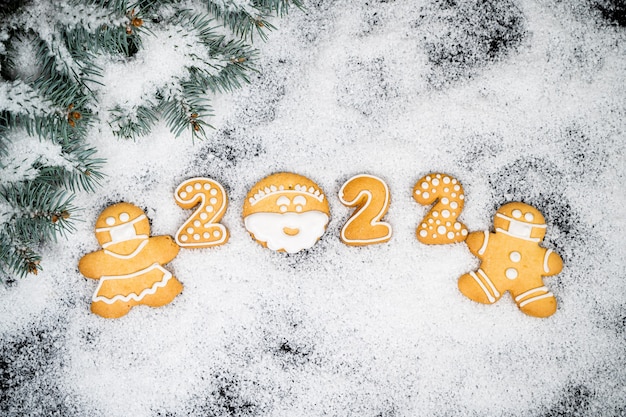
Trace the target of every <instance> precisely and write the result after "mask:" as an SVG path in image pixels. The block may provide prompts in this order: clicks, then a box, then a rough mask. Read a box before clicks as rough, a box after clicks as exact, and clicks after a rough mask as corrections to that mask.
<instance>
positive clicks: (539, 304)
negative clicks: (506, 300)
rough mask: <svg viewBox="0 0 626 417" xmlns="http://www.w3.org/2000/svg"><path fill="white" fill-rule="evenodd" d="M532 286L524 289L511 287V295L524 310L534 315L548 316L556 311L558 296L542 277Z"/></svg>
mask: <svg viewBox="0 0 626 417" xmlns="http://www.w3.org/2000/svg"><path fill="white" fill-rule="evenodd" d="M534 284H535V285H531V286H530V288H529V287H526V289H525V290H524V291H520V290H518V289H511V291H510V292H511V295H512V296H513V299H514V300H515V302H516V303H517V306H518V307H519V309H520V310H522V312H524V313H526V314H528V315H529V316H533V317H548V316H551V315H552V314H554V313H555V312H556V307H557V303H556V298H554V294H552V293H551V292H550V290H548V288H547V287H545V286H544V285H543V281H542V280H541V279H539V280H536V282H534Z"/></svg>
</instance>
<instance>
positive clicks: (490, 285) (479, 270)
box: [477, 268, 500, 297]
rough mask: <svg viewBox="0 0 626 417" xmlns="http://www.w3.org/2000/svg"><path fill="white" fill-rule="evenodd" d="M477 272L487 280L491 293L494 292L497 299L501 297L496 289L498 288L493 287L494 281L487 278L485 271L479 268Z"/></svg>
mask: <svg viewBox="0 0 626 417" xmlns="http://www.w3.org/2000/svg"><path fill="white" fill-rule="evenodd" d="M477 272H478V273H479V274H480V276H481V277H482V278H483V279H484V280H485V282H486V283H487V284H488V285H489V287H491V291H492V292H493V295H494V296H496V297H500V293H499V292H498V290H497V289H496V286H495V285H493V281H492V280H491V279H490V278H489V277H488V276H487V274H485V271H483V270H482V269H481V268H479V269H478V271H477Z"/></svg>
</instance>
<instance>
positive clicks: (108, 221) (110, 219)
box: [105, 216, 115, 226]
mask: <svg viewBox="0 0 626 417" xmlns="http://www.w3.org/2000/svg"><path fill="white" fill-rule="evenodd" d="M105 222H106V224H108V225H109V226H113V225H114V224H115V217H111V216H109V217H107V218H106V220H105Z"/></svg>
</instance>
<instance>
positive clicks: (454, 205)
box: [450, 201, 459, 210]
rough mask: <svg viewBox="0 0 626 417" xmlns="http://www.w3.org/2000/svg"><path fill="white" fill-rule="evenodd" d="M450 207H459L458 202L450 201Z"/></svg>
mask: <svg viewBox="0 0 626 417" xmlns="http://www.w3.org/2000/svg"><path fill="white" fill-rule="evenodd" d="M450 207H451V208H452V209H454V210H456V209H457V208H459V203H457V202H456V201H453V202H452V203H450Z"/></svg>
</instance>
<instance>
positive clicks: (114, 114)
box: [109, 105, 158, 139]
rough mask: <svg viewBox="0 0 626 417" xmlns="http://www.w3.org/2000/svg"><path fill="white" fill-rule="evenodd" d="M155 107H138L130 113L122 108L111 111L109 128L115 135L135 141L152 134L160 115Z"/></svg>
mask: <svg viewBox="0 0 626 417" xmlns="http://www.w3.org/2000/svg"><path fill="white" fill-rule="evenodd" d="M154 107H155V106H137V107H136V108H134V109H132V110H130V111H128V110H125V109H122V107H121V106H119V105H118V106H115V107H114V108H113V109H111V111H110V112H111V121H110V122H109V126H111V128H112V129H113V133H114V134H116V135H117V136H120V137H122V138H126V139H135V138H136V137H138V136H144V135H147V134H148V133H150V130H151V129H152V126H154V124H155V123H156V122H157V120H158V115H157V112H156V110H155V108H154Z"/></svg>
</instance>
